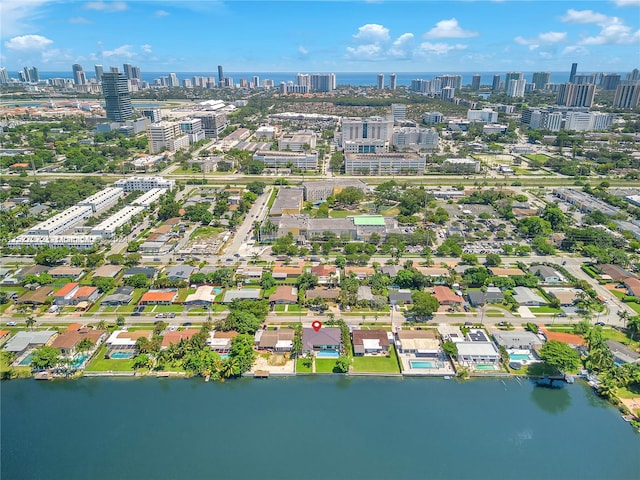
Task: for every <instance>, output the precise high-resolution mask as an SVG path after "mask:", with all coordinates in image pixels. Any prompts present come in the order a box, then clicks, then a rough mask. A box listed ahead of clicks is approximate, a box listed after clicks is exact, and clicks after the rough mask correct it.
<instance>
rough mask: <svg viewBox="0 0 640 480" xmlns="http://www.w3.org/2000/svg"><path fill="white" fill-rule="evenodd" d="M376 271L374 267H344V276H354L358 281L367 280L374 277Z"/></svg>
mask: <svg viewBox="0 0 640 480" xmlns="http://www.w3.org/2000/svg"><path fill="white" fill-rule="evenodd" d="M375 273H376V271H375V270H374V268H373V267H344V275H345V277H351V276H354V277H356V278H357V279H358V280H366V279H367V278H369V277H372V276H373V275H374V274H375Z"/></svg>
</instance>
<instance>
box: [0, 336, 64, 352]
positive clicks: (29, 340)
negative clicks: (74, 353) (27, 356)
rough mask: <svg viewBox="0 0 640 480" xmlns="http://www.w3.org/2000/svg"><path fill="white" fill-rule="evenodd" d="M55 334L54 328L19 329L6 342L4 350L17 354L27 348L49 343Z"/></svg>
mask: <svg viewBox="0 0 640 480" xmlns="http://www.w3.org/2000/svg"><path fill="white" fill-rule="evenodd" d="M56 335H58V332H57V331H55V330H35V331H20V332H18V333H16V334H15V335H14V336H13V338H11V339H10V340H9V341H8V342H7V343H6V345H5V346H4V350H6V351H7V352H12V353H15V354H16V355H18V356H19V355H21V354H23V353H24V352H26V351H27V349H29V348H35V347H41V346H43V345H50V344H51V341H52V340H53V339H54V338H55V337H56Z"/></svg>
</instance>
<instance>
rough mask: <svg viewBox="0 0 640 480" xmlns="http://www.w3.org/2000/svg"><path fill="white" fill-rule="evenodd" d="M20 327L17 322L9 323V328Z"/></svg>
mask: <svg viewBox="0 0 640 480" xmlns="http://www.w3.org/2000/svg"><path fill="white" fill-rule="evenodd" d="M16 325H18V324H17V323H16V322H7V327H15V326H16Z"/></svg>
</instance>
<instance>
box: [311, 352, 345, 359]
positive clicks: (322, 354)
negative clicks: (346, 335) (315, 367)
mask: <svg viewBox="0 0 640 480" xmlns="http://www.w3.org/2000/svg"><path fill="white" fill-rule="evenodd" d="M316 357H317V358H339V357H340V353H339V352H337V351H335V350H320V351H319V352H318V353H316Z"/></svg>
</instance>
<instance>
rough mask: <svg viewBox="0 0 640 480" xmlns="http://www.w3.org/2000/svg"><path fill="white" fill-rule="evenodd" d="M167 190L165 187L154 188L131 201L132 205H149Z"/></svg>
mask: <svg viewBox="0 0 640 480" xmlns="http://www.w3.org/2000/svg"><path fill="white" fill-rule="evenodd" d="M166 192H167V190H166V189H164V188H153V189H151V190H149V191H148V192H146V193H144V194H142V195H140V196H139V197H138V198H136V199H135V200H134V201H133V202H131V205H136V206H140V207H149V205H151V204H152V203H153V202H155V201H156V200H158V199H159V198H160V197H161V196H162V195H164V194H165V193H166Z"/></svg>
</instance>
